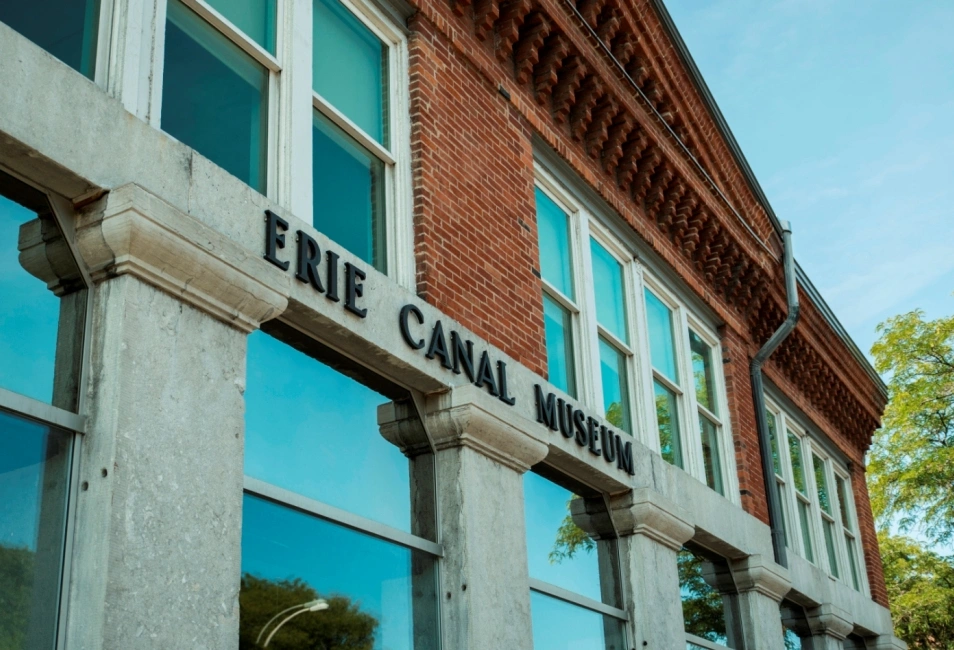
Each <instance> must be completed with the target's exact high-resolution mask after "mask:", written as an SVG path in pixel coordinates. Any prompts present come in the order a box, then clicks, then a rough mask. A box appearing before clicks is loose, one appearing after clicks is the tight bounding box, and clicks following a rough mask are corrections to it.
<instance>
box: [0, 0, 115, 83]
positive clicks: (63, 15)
mask: <svg viewBox="0 0 954 650" xmlns="http://www.w3.org/2000/svg"><path fill="white" fill-rule="evenodd" d="M0 22H3V23H6V24H7V25H9V26H10V27H12V28H13V29H15V30H17V31H18V32H20V33H21V34H23V35H24V36H26V37H27V38H28V39H30V40H31V41H33V42H34V43H36V44H37V45H39V46H40V47H42V48H43V49H44V50H46V51H47V52H49V53H50V54H52V55H53V56H55V57H56V58H58V59H59V60H60V61H63V62H64V63H66V64H67V65H68V66H70V67H71V68H74V69H75V70H78V71H79V72H80V73H82V74H84V75H86V76H87V77H89V78H90V79H92V78H93V76H94V74H95V64H96V47H97V43H98V41H99V38H98V33H99V0H30V2H0Z"/></svg>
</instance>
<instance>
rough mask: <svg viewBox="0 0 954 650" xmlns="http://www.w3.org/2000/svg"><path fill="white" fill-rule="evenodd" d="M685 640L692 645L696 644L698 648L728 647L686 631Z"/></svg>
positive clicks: (711, 649) (722, 649)
mask: <svg viewBox="0 0 954 650" xmlns="http://www.w3.org/2000/svg"><path fill="white" fill-rule="evenodd" d="M686 641H688V642H689V643H691V644H693V645H697V646H699V647H700V648H707V649H708V650H726V649H727V648H728V646H724V645H720V644H718V643H715V642H714V641H709V640H708V639H703V638H702V637H701V636H696V635H695V634H689V633H688V632H686Z"/></svg>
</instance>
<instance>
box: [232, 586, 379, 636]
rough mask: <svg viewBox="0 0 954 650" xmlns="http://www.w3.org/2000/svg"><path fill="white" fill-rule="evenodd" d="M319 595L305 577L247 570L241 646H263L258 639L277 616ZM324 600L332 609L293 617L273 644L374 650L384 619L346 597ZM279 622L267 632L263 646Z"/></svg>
mask: <svg viewBox="0 0 954 650" xmlns="http://www.w3.org/2000/svg"><path fill="white" fill-rule="evenodd" d="M316 598H319V595H318V592H317V591H315V590H314V589H313V588H312V587H311V586H310V585H308V584H307V583H305V582H304V581H302V580H301V579H299V578H296V579H294V580H265V579H264V578H257V577H255V576H253V575H251V574H248V573H246V574H245V575H243V576H242V591H241V592H240V593H239V606H240V608H241V616H240V622H239V649H240V650H257V649H258V648H260V647H261V645H259V644H258V643H256V638H257V637H258V636H259V633H260V632H261V631H262V627H264V626H265V624H266V623H268V621H269V620H270V619H271V618H272V617H273V616H274V615H275V614H277V613H279V612H280V611H282V610H284V609H285V608H287V607H291V606H293V605H299V604H301V603H306V602H308V601H311V600H315V599H316ZM324 598H325V600H327V601H328V609H326V610H322V611H318V612H306V613H304V614H301V615H299V616H296V617H295V618H293V619H291V620H290V621H289V622H288V623H286V624H285V625H283V626H282V628H281V629H280V630H279V631H278V633H276V634H275V636H274V637H273V638H272V642H271V644H269V646H268V647H269V648H274V649H275V650H372V649H373V648H374V633H375V631H376V630H377V628H378V620H377V619H376V618H375V617H374V616H371V615H370V614H368V613H366V612H362V611H361V608H360V606H359V604H357V603H352V602H351V599H349V598H347V597H345V596H326V597H324ZM289 613H291V612H289ZM281 618H284V617H281ZM281 618H279V619H278V620H281ZM277 622H278V621H276V622H275V623H273V624H272V625H270V626H269V628H268V630H267V631H266V632H265V634H264V635H262V641H261V642H262V643H263V644H264V642H265V638H266V637H267V635H268V633H269V632H271V631H272V630H273V629H274V628H273V626H274V625H275V624H276V623H277Z"/></svg>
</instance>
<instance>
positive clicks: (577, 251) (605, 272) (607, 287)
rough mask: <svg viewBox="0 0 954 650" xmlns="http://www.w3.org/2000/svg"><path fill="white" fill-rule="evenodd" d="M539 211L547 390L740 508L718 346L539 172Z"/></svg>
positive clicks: (682, 305) (569, 197) (607, 231)
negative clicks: (596, 412) (588, 410)
mask: <svg viewBox="0 0 954 650" xmlns="http://www.w3.org/2000/svg"><path fill="white" fill-rule="evenodd" d="M536 208H537V236H538V244H539V252H540V277H541V283H542V289H543V296H542V302H543V316H544V334H545V338H546V352H547V369H548V376H549V380H550V383H551V384H553V385H554V386H556V387H557V388H560V389H561V390H563V391H565V392H566V393H568V394H569V395H571V396H572V397H575V398H577V399H580V400H582V401H583V402H585V403H587V404H588V405H590V406H591V407H593V408H597V409H601V413H602V414H603V416H604V417H605V418H606V419H607V420H608V421H609V422H610V424H612V425H614V426H615V427H617V428H618V429H619V430H621V431H625V432H627V433H629V434H631V435H634V436H639V437H641V438H642V439H643V441H644V442H645V443H646V444H647V445H648V446H650V447H651V448H653V449H657V450H658V451H659V453H660V454H661V455H662V456H663V458H665V459H666V460H667V461H669V462H670V463H672V464H674V465H677V466H678V467H681V468H683V469H685V470H686V471H687V472H689V473H690V474H692V475H693V476H695V477H697V478H698V479H699V480H700V481H704V482H705V483H706V484H707V485H708V486H709V487H710V488H712V489H713V490H715V491H716V492H718V493H719V494H722V495H733V496H732V498H735V497H734V494H735V490H734V489H732V487H730V484H733V485H734V483H733V482H734V480H735V477H734V473H733V467H732V464H733V461H734V456H733V449H732V446H731V440H730V439H728V434H727V431H726V426H725V423H724V421H723V420H722V417H723V416H722V414H723V413H724V412H725V407H724V404H723V395H724V389H723V385H724V382H723V377H722V364H721V359H722V355H721V350H720V347H719V342H718V338H717V337H716V336H715V335H714V334H713V333H712V332H711V331H710V328H708V327H706V326H705V325H704V324H703V323H701V322H700V321H699V319H698V318H697V317H696V316H695V315H694V314H692V313H691V312H690V310H689V308H688V307H687V306H686V303H685V302H684V301H682V300H680V299H679V298H678V297H677V296H676V295H675V294H674V293H673V292H672V291H668V290H666V289H665V288H664V287H663V285H662V284H661V283H659V282H658V281H657V280H656V279H655V278H654V277H653V276H652V274H651V273H650V271H649V270H648V269H647V268H645V266H644V265H643V264H641V263H640V262H637V261H636V260H635V259H634V254H633V251H632V250H630V249H629V248H628V247H627V246H626V245H624V244H623V243H621V242H620V241H619V239H618V238H617V237H615V236H614V235H613V234H612V231H611V230H610V229H609V228H608V227H606V226H605V225H604V224H603V223H601V222H600V221H599V220H598V219H597V218H596V216H595V213H594V211H592V210H590V209H589V208H587V206H586V204H584V203H583V202H581V201H578V200H575V198H574V197H573V196H572V195H571V194H570V193H569V192H567V191H566V190H565V189H564V187H563V186H562V185H560V183H558V182H557V180H556V179H555V178H554V177H552V176H551V175H550V174H548V173H546V172H544V171H543V170H540V169H538V178H537V187H536ZM640 416H641V417H640Z"/></svg>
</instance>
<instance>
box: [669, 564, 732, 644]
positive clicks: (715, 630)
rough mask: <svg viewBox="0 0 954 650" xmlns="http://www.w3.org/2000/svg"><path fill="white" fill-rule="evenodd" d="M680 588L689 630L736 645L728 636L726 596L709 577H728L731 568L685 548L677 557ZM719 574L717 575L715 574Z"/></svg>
mask: <svg viewBox="0 0 954 650" xmlns="http://www.w3.org/2000/svg"><path fill="white" fill-rule="evenodd" d="M676 562H677V566H678V570H679V589H680V592H681V595H682V613H683V617H684V619H685V626H686V632H688V633H689V634H692V635H695V636H697V637H701V638H703V639H706V640H707V641H711V642H713V643H718V644H720V645H724V646H727V647H730V648H734V647H735V644H734V643H732V642H731V639H730V638H729V637H730V636H731V634H730V627H729V626H728V625H727V621H726V616H725V609H724V605H723V597H722V595H721V594H720V593H719V590H718V589H716V588H715V587H713V586H712V585H711V584H709V581H708V580H707V578H708V579H709V580H711V579H715V580H720V579H726V577H725V573H727V572H728V568H727V567H725V565H724V564H723V563H722V562H719V563H718V564H716V563H713V562H711V561H709V560H708V559H706V558H704V557H702V556H701V555H697V554H695V553H693V552H692V551H690V550H688V549H685V548H684V549H682V550H681V551H679V555H678V556H677V560H676ZM715 576H718V577H715Z"/></svg>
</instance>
